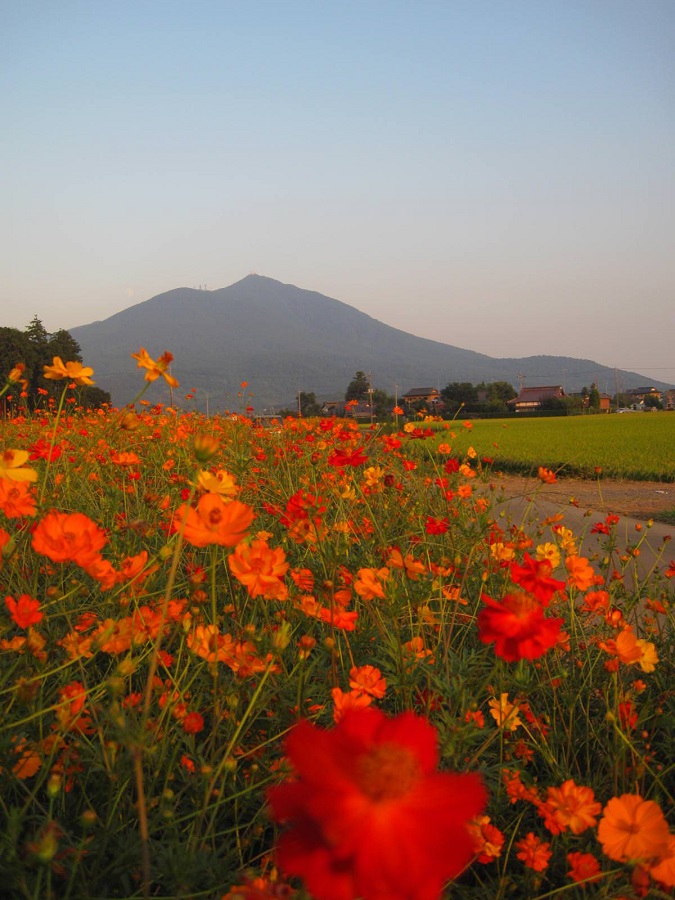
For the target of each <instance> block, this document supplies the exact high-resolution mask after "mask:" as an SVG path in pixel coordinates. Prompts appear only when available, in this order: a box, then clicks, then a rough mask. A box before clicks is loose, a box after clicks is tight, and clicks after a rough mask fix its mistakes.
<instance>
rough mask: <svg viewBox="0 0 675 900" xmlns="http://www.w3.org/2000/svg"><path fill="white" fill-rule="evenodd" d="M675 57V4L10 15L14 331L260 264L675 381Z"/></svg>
mask: <svg viewBox="0 0 675 900" xmlns="http://www.w3.org/2000/svg"><path fill="white" fill-rule="evenodd" d="M673 47H675V0H632V2H625V0H442V2H433V0H407V2H398V0H386V2H385V0H354V2H351V0H307V2H300V0H268V2H262V0H237V2H234V0H232V2H228V0H218V2H216V0H214V2H206V0H190V2H188V0H183V2H171V0H157V2H147V0H133V2H129V0H115V2H112V3H111V2H105V0H83V2H71V0H58V2H47V0H39V2H34V0H0V79H1V83H0V84H1V93H0V111H1V113H2V119H1V120H0V121H1V122H2V129H1V133H0V171H1V173H2V175H1V177H2V190H1V191H0V198H1V199H0V203H1V210H0V325H10V326H14V327H21V328H23V327H25V325H27V323H28V322H29V321H30V319H31V318H32V316H33V315H34V314H37V315H38V316H39V317H40V318H41V319H42V320H43V322H44V324H45V326H46V327H47V329H48V330H56V329H57V328H59V327H65V328H70V327H73V326H75V325H83V324H86V323H88V322H91V321H94V320H96V319H104V318H107V317H108V316H110V315H112V314H113V313H115V312H118V311H119V310H121V309H124V308H125V307H128V306H131V305H133V304H134V303H138V302H140V301H142V300H146V299H148V298H149V297H152V296H154V295H155V294H158V293H161V292H162V291H166V290H170V289H172V288H175V287H181V286H188V287H197V286H199V285H207V286H208V288H209V289H214V288H220V287H225V286H227V285H229V284H232V283H233V282H235V281H238V280H239V279H241V278H243V277H244V276H245V275H247V274H248V273H249V272H251V271H255V272H257V273H258V274H261V275H267V276H270V277H272V278H277V279H279V280H280V281H284V282H289V283H293V284H296V285H298V286H299V287H304V288H308V289H312V290H317V291H320V292H321V293H324V294H327V295H328V296H331V297H336V298H337V299H339V300H342V301H344V302H345V303H349V304H350V305H352V306H355V307H357V308H358V309H360V310H362V311H363V312H366V313H368V314H369V315H372V316H374V317H375V318H377V319H380V320H381V321H383V322H386V323H387V324H389V325H394V326H396V327H398V328H402V329H404V330H405V331H409V332H412V333H414V334H418V335H421V336H423V337H431V338H434V339H436V340H439V341H443V342H445V343H450V344H455V345H457V346H460V347H465V348H467V349H471V350H476V351H480V352H483V353H487V354H490V355H491V356H527V355H531V354H538V353H544V354H556V355H557V354H561V355H569V356H576V357H586V358H591V359H594V360H596V361H598V362H601V363H604V364H606V365H610V366H614V365H616V366H619V367H620V368H624V369H632V370H636V371H640V372H642V373H644V374H645V376H646V381H649V379H650V378H657V379H658V378H660V379H661V380H665V381H669V382H675V350H674V346H675V227H674V226H675V221H674V220H675V174H674V173H675V54H674V52H673ZM169 349H170V348H169ZM87 362H90V363H91V364H92V365H94V367H95V365H96V361H95V360H87Z"/></svg>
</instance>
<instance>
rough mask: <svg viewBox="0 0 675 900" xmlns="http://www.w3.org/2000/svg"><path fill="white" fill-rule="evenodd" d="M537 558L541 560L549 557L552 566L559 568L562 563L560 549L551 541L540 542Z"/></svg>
mask: <svg viewBox="0 0 675 900" xmlns="http://www.w3.org/2000/svg"><path fill="white" fill-rule="evenodd" d="M537 559H538V560H540V561H541V560H544V559H547V560H548V561H549V562H550V563H551V566H552V568H554V569H557V568H558V566H559V565H560V551H559V550H558V548H557V547H556V545H555V544H551V543H550V542H547V543H545V544H538V545H537Z"/></svg>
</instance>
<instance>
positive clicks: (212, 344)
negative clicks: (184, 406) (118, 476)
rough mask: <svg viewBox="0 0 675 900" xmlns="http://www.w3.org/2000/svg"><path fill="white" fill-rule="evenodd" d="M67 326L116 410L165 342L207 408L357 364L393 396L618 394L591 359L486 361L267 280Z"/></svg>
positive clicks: (271, 395) (301, 385) (344, 374)
mask: <svg viewBox="0 0 675 900" xmlns="http://www.w3.org/2000/svg"><path fill="white" fill-rule="evenodd" d="M70 333H71V334H72V336H73V337H74V338H75V340H77V341H78V343H79V344H80V347H81V348H82V353H83V357H84V359H85V361H86V362H87V363H88V364H90V365H92V366H93V367H94V368H95V370H96V378H97V381H98V383H99V384H100V386H101V387H102V388H104V389H105V390H108V391H110V393H111V395H112V397H113V402H114V403H115V404H116V405H124V404H125V403H128V402H130V400H132V399H133V397H134V396H135V395H136V394H137V393H138V391H139V390H140V387H141V380H142V379H141V377H140V372H138V370H137V369H136V368H135V366H134V363H133V361H132V360H131V358H130V354H131V353H135V352H137V351H138V348H139V347H140V346H144V347H146V349H147V350H148V352H149V353H150V355H151V356H154V357H157V356H158V355H159V354H160V353H162V352H163V351H164V350H166V349H168V350H169V351H170V352H171V353H172V354H173V355H174V364H173V374H174V375H175V376H176V377H177V378H178V379H179V381H180V383H181V387H180V389H179V391H180V395H181V396H182V393H183V389H185V391H186V392H188V391H191V390H192V389H193V388H196V389H197V391H198V393H199V394H200V395H202V405H203V399H204V395H209V397H213V400H212V402H211V407H212V408H213V409H215V408H229V409H233V408H236V406H237V403H240V402H241V398H240V397H239V396H238V395H239V393H240V384H241V382H243V381H247V382H248V383H249V391H250V392H251V393H252V394H253V401H252V403H253V405H254V406H255V408H256V410H258V411H261V410H262V408H269V407H275V406H284V405H289V404H292V403H293V401H294V397H295V396H296V395H297V391H298V390H302V391H303V392H309V391H311V392H314V393H315V394H316V395H317V397H319V398H321V399H328V398H332V399H338V398H340V397H342V396H343V395H344V391H345V390H346V387H347V385H348V383H349V381H350V380H351V378H352V377H353V375H354V372H355V371H357V370H363V371H366V372H368V371H370V372H372V378H373V381H372V383H373V387H374V388H382V389H384V390H386V391H387V393H389V394H393V393H394V390H395V385H398V389H399V390H398V392H399V395H400V394H402V393H405V391H406V390H409V389H410V388H412V387H419V386H422V385H424V386H426V385H429V386H434V387H439V388H441V387H444V386H445V385H446V384H448V383H449V382H452V381H471V382H473V383H478V382H480V381H509V382H511V383H512V384H514V385H516V384H517V377H518V373H519V372H521V371H524V372H525V375H526V376H527V381H526V384H528V385H529V386H533V385H535V384H547V383H556V384H561V383H563V380H566V381H567V383H566V384H565V389H566V390H567V391H568V392H571V391H574V390H579V389H580V388H581V386H582V385H583V384H585V385H588V384H590V382H591V381H594V380H598V379H600V380H601V381H600V383H599V387H600V389H601V390H608V391H609V392H611V393H614V378H615V370H614V369H613V368H610V367H608V366H602V365H600V364H599V363H596V362H594V361H592V360H585V359H578V358H575V357H566V356H560V357H558V356H546V355H536V356H532V357H522V358H509V357H506V358H501V359H499V358H496V357H491V356H487V355H486V354H482V353H478V352H475V351H473V350H466V349H464V348H461V347H456V346H454V345H452V344H445V343H442V342H439V341H434V340H432V339H429V338H421V337H417V336H416V335H412V334H410V333H408V332H405V331H402V330H400V329H398V328H394V327H393V326H390V325H387V324H386V323H383V322H380V321H379V320H378V319H375V318H373V317H372V316H369V315H368V314H367V313H363V312H361V311H360V310H358V309H356V308H355V307H353V306H350V305H349V304H347V303H344V302H343V301H341V300H337V299H334V298H332V297H327V296H325V295H324V294H320V293H318V292H316V291H310V290H306V289H304V288H299V287H297V286H295V285H291V284H284V283H283V282H280V281H276V280H275V279H272V278H268V277H266V276H262V275H247V276H246V277H245V278H243V279H241V280H240V281H237V282H235V283H234V284H232V285H229V286H228V287H224V288H219V289H217V290H214V291H205V290H198V289H195V288H174V289H172V290H169V291H166V292H164V293H161V294H157V295H155V296H154V297H150V298H148V299H147V300H143V301H141V302H139V303H137V304H135V305H133V306H131V307H128V308H127V309H125V310H121V311H120V312H117V313H115V314H113V315H112V316H110V317H108V318H107V319H103V320H98V321H96V322H92V323H90V324H88V325H82V326H78V327H76V328H72V329H70ZM533 365H534V366H535V368H536V369H537V371H534V370H533V369H532V366H533ZM528 368H529V369H530V373H531V374H530V373H528V371H527V369H528ZM565 370H567V371H568V373H569V374H568V375H567V377H566V379H563V377H561V376H562V375H563V373H564V371H565ZM575 370H576V371H577V372H579V373H581V374H579V375H578V377H577V376H576V375H574V374H573V373H574V372H575ZM603 379H604V380H605V381H607V382H608V383H607V385H605V384H604V383H603ZM620 380H621V383H620V387H621V388H623V389H628V388H630V387H639V386H641V385H644V384H647V383H648V381H649V379H647V378H646V376H644V375H640V374H639V373H635V372H626V371H623V370H622V371H621V372H620ZM577 382H578V384H577ZM610 382H611V383H610ZM649 383H653V384H654V386H656V387H665V386H666V385H665V384H664V383H663V382H649ZM157 387H158V386H157V385H153V388H152V389H151V390H152V391H153V394H152V396H153V398H155V397H156V398H157V399H161V400H165V399H166V398H167V396H168V391H167V390H166V389H165V388H164V386H163V384H162V386H160V387H159V391H158V390H157ZM158 394H160V395H161V396H158Z"/></svg>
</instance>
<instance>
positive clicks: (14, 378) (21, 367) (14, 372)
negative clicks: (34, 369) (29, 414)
mask: <svg viewBox="0 0 675 900" xmlns="http://www.w3.org/2000/svg"><path fill="white" fill-rule="evenodd" d="M25 371H26V364H25V363H22V362H18V363H17V364H16V365H15V366H14V368H13V369H10V372H9V375H8V376H7V381H10V382H11V383H12V384H16V383H17V382H20V383H21V384H22V385H23V389H24V390H26V388H27V387H28V382H27V381H26V379H25V378H24V377H23V373H24V372H25Z"/></svg>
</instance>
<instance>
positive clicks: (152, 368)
mask: <svg viewBox="0 0 675 900" xmlns="http://www.w3.org/2000/svg"><path fill="white" fill-rule="evenodd" d="M131 356H132V359H136V360H138V368H139V369H145V380H146V381H156V380H157V379H158V378H159V377H160V376H161V377H162V378H163V379H164V381H166V383H167V384H168V385H169V387H173V388H177V387H178V382H177V381H176V379H175V378H174V377H173V375H171V374H170V373H169V372H168V371H167V370H168V368H169V366H170V365H171V363H172V362H173V354H172V353H169V351H168V350H165V351H164V353H162V355H161V356H160V357H159V359H157V360H154V359H153V358H152V357H151V356H150V354H149V353H148V351H147V350H146V349H145V347H141V349H140V350H139V351H138V353H132V354H131Z"/></svg>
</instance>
